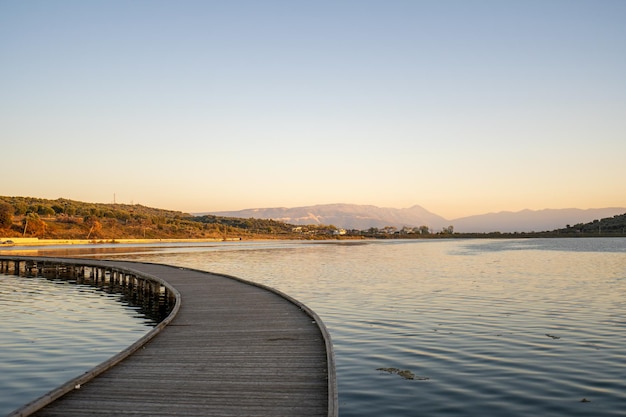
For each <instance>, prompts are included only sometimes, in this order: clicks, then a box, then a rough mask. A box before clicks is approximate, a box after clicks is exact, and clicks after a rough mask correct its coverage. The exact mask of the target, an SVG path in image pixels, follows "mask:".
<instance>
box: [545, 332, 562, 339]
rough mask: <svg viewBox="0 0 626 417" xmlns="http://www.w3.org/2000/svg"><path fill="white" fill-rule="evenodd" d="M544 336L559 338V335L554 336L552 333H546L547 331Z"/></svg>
mask: <svg viewBox="0 0 626 417" xmlns="http://www.w3.org/2000/svg"><path fill="white" fill-rule="evenodd" d="M546 336H548V337H551V338H553V339H560V337H559V336H554V335H552V334H548V333H546Z"/></svg>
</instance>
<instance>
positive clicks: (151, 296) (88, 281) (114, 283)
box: [0, 263, 175, 326]
mask: <svg viewBox="0 0 626 417" xmlns="http://www.w3.org/2000/svg"><path fill="white" fill-rule="evenodd" d="M2 265H3V267H2V268H1V270H0V273H2V272H3V271H4V272H6V273H9V272H11V273H13V274H14V275H16V276H20V277H24V278H45V279H47V280H50V281H52V282H58V281H63V283H67V284H73V285H79V286H81V285H83V286H84V285H88V286H91V287H94V288H96V289H97V290H98V291H102V292H104V293H106V294H119V295H120V296H121V297H120V302H121V303H122V304H123V305H125V306H129V307H134V308H136V309H137V315H138V316H140V317H142V318H145V319H147V323H146V324H148V325H150V326H156V325H157V324H159V323H160V322H161V321H163V320H164V319H165V318H166V317H167V316H168V315H169V314H170V313H171V311H172V309H173V308H174V304H175V300H174V298H173V297H172V295H171V294H170V293H169V292H168V291H167V290H166V289H165V287H164V286H163V285H161V284H160V283H157V282H153V281H149V280H147V279H144V278H142V277H139V276H136V275H133V274H130V273H119V272H117V271H114V270H109V269H102V268H98V267H89V266H79V265H63V264H54V263H53V264H49V263H39V264H37V263H32V264H27V265H26V267H24V268H19V267H17V268H14V269H12V270H11V269H9V266H8V263H2Z"/></svg>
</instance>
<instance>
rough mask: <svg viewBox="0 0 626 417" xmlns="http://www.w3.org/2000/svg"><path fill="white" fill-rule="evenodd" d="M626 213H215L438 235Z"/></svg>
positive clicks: (361, 209)
mask: <svg viewBox="0 0 626 417" xmlns="http://www.w3.org/2000/svg"><path fill="white" fill-rule="evenodd" d="M625 212H626V208H620V207H612V208H600V209H589V210H581V209H556V210H555V209H547V210H536V211H533V210H522V211H518V212H500V213H489V214H482V215H477V216H469V217H462V218H457V219H453V220H448V219H445V218H443V217H442V216H439V215H437V214H434V213H431V212H430V211H428V210H426V209H424V208H423V207H420V206H413V207H410V208H405V209H395V208H381V207H376V206H371V205H356V204H325V205H315V206H305V207H294V208H284V207H281V208H256V209H247V210H239V211H221V212H212V213H211V214H213V215H217V216H229V217H241V218H261V219H274V220H277V221H281V222H287V223H291V224H300V225H303V224H318V225H319V224H332V225H334V226H336V227H340V228H343V229H348V230H350V229H357V230H368V229H370V228H384V227H395V228H398V229H401V228H403V227H420V226H428V228H429V229H430V230H431V231H434V232H437V231H440V230H442V229H443V228H446V227H449V226H450V225H452V226H453V228H454V230H455V231H457V232H461V233H490V232H502V233H513V232H534V231H536V232H540V231H549V230H555V229H558V228H561V227H564V226H565V225H567V224H578V223H586V222H590V221H593V220H594V219H599V218H603V217H609V216H614V215H617V214H622V213H625Z"/></svg>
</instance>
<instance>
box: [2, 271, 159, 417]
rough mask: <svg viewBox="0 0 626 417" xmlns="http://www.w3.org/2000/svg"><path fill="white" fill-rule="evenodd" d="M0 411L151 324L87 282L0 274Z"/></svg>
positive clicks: (121, 345) (135, 309)
mask: <svg viewBox="0 0 626 417" xmlns="http://www.w3.org/2000/svg"><path fill="white" fill-rule="evenodd" d="M0 306H1V307H2V308H0V334H1V335H2V338H1V339H0V369H1V370H2V372H0V392H1V393H2V395H0V415H6V414H8V413H9V412H11V411H13V410H14V409H16V408H18V407H20V406H22V405H24V404H26V403H28V402H29V401H31V400H33V399H35V398H37V397H39V396H41V395H43V394H45V393H46V392H48V391H50V390H52V389H54V388H56V387H57V386H60V385H61V384H63V383H65V382H66V381H68V380H70V379H72V378H74V377H76V376H78V375H80V374H82V373H84V372H86V371H87V370H89V369H91V368H93V367H94V366H96V365H98V364H99V363H101V362H103V361H105V360H107V359H108V358H110V357H111V356H113V355H115V354H117V353H118V352H120V351H122V350H123V349H125V348H126V347H128V346H130V345H131V344H133V343H134V342H135V341H136V340H137V339H139V338H141V337H142V336H143V335H144V334H146V333H147V332H148V331H149V330H150V329H151V327H152V326H153V321H152V320H150V319H148V318H146V317H145V316H144V315H143V314H142V313H141V312H140V311H139V310H140V309H139V308H138V307H133V306H131V305H129V304H128V303H126V302H124V301H123V296H122V295H119V294H112V293H109V292H106V291H104V290H103V289H98V288H95V287H92V286H90V285H75V284H71V283H70V282H69V281H67V280H63V279H46V278H42V277H30V278H26V277H17V276H13V275H0Z"/></svg>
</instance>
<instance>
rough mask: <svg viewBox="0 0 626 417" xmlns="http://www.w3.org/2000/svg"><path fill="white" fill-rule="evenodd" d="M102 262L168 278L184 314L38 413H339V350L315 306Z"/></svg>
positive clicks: (208, 278) (226, 282) (209, 279)
mask: <svg viewBox="0 0 626 417" xmlns="http://www.w3.org/2000/svg"><path fill="white" fill-rule="evenodd" d="M64 261H69V260H64ZM74 262H75V263H77V264H94V263H96V261H88V260H75V261H74ZM97 264H98V265H101V266H102V265H104V266H106V267H119V268H124V269H132V270H136V271H138V272H141V273H143V274H147V275H151V276H153V277H157V278H161V279H163V280H164V281H166V282H167V283H169V284H171V286H172V287H174V288H175V289H176V290H177V291H179V293H180V299H181V300H182V302H181V303H180V305H179V310H178V312H177V313H176V316H175V317H174V318H173V320H172V321H171V322H170V323H169V324H168V325H167V326H166V327H164V328H163V330H162V331H161V332H159V333H158V334H156V336H154V337H153V338H152V339H151V340H150V341H149V342H148V343H147V344H145V345H144V346H143V347H141V348H139V349H138V350H136V351H135V352H134V353H133V354H131V355H130V356H129V357H127V358H126V359H124V360H123V361H122V362H120V363H119V364H117V365H115V366H113V367H112V368H110V369H108V370H106V371H105V372H103V373H101V374H100V375H98V376H96V377H95V378H94V379H92V380H91V381H89V382H87V383H84V384H82V385H81V386H80V387H77V389H74V390H72V391H71V392H69V393H68V394H66V395H64V396H63V397H61V398H59V399H57V400H56V401H54V402H52V403H51V404H49V405H47V406H45V407H44V408H42V409H40V410H39V411H37V412H35V414H33V415H35V416H63V417H71V416H131V415H133V416H135V415H136V416H140V415H142V416H272V417H277V416H290V417H293V416H336V415H337V397H336V388H335V386H336V385H335V384H336V382H335V374H334V372H335V370H334V361H333V355H332V345H331V344H330V340H329V338H328V334H327V332H326V329H325V328H324V326H323V324H322V323H321V322H319V318H318V317H317V316H316V315H315V313H313V312H312V311H310V310H308V309H307V308H306V307H305V306H303V305H301V304H299V303H298V302H297V301H295V300H292V299H289V298H288V297H287V298H285V297H286V296H284V295H282V294H280V293H277V292H275V291H270V290H268V289H267V288H265V287H261V286H256V285H253V284H250V283H247V282H245V281H241V280H238V279H235V278H232V277H227V276H221V275H215V274H209V273H206V272H201V271H195V270H189V269H183V268H176V267H171V266H166V265H157V264H144V263H134V262H117V261H115V262H113V261H97Z"/></svg>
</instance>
